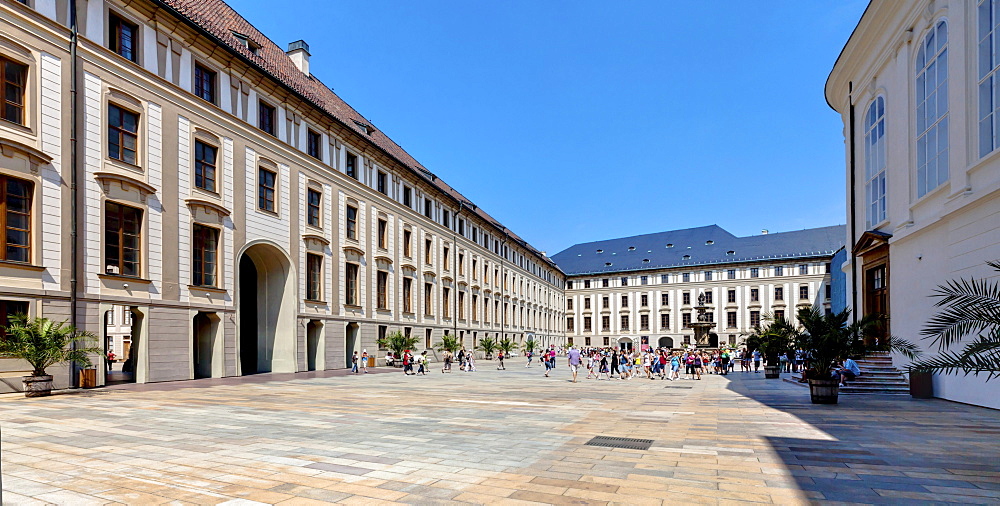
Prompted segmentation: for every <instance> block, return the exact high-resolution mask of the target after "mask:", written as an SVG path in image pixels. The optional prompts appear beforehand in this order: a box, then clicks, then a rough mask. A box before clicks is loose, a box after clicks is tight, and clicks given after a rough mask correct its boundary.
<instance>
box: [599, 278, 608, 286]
mask: <svg viewBox="0 0 1000 506" xmlns="http://www.w3.org/2000/svg"><path fill="white" fill-rule="evenodd" d="M608 282H609V280H608V279H607V278H605V279H602V280H601V287H602V288H607V287H608Z"/></svg>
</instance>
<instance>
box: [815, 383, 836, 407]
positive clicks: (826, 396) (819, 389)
mask: <svg viewBox="0 0 1000 506" xmlns="http://www.w3.org/2000/svg"><path fill="white" fill-rule="evenodd" d="M809 394H810V396H811V397H812V403H813V404H836V403H837V397H838V396H839V395H840V382H838V381H837V380H825V379H822V380H818V379H811V380H809Z"/></svg>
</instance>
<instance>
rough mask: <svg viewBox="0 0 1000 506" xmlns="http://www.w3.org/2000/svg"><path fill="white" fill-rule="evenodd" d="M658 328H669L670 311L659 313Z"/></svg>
mask: <svg viewBox="0 0 1000 506" xmlns="http://www.w3.org/2000/svg"><path fill="white" fill-rule="evenodd" d="M660 330H670V313H663V314H661V315H660Z"/></svg>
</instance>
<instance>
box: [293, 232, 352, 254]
mask: <svg viewBox="0 0 1000 506" xmlns="http://www.w3.org/2000/svg"><path fill="white" fill-rule="evenodd" d="M302 240H303V241H305V243H306V244H310V243H312V244H315V245H317V246H329V245H330V240H329V239H327V238H326V237H323V236H321V235H317V234H305V235H303V236H302ZM361 254H362V255H364V253H363V252H362V253H361Z"/></svg>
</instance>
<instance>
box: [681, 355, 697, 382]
mask: <svg viewBox="0 0 1000 506" xmlns="http://www.w3.org/2000/svg"><path fill="white" fill-rule="evenodd" d="M684 366H685V367H684V372H685V376H687V379H692V380H693V379H694V372H695V371H694V353H691V352H684Z"/></svg>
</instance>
